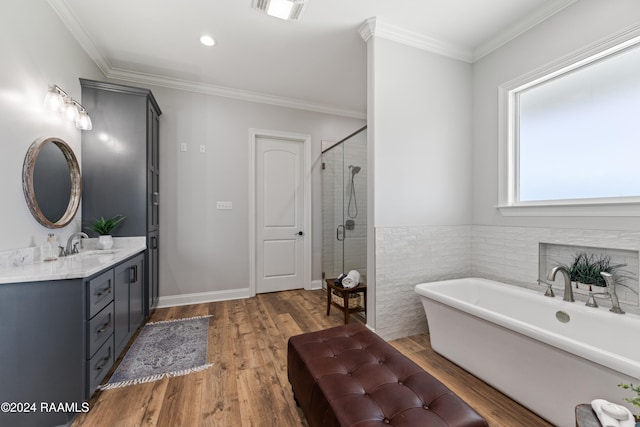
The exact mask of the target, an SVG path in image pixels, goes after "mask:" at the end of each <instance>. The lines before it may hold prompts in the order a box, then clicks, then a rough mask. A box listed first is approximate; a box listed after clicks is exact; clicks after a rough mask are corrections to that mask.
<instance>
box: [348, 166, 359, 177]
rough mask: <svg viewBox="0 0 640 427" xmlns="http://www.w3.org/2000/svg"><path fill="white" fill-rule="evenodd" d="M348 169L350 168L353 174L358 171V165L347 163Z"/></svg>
mask: <svg viewBox="0 0 640 427" xmlns="http://www.w3.org/2000/svg"><path fill="white" fill-rule="evenodd" d="M349 169H351V175H352V176H353V175H355V174H357V173H358V172H360V169H361V168H360V166H353V165H349Z"/></svg>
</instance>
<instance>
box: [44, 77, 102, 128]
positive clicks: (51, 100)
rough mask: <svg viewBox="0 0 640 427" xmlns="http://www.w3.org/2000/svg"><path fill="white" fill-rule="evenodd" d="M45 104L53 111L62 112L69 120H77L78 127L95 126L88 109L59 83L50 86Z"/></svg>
mask: <svg viewBox="0 0 640 427" xmlns="http://www.w3.org/2000/svg"><path fill="white" fill-rule="evenodd" d="M44 105H45V107H46V108H48V109H49V110H51V111H56V112H60V113H62V115H63V116H64V117H65V118H66V119H67V120H69V121H73V122H75V125H76V127H77V128H78V129H81V130H91V128H92V127H93V125H92V124H91V117H89V113H87V110H86V109H85V108H84V107H83V106H82V104H80V103H79V102H78V101H76V100H75V99H73V98H71V97H70V96H69V95H68V94H67V92H65V91H64V90H62V89H60V87H59V86H58V85H50V86H49V90H48V92H47V96H46V97H45V99H44Z"/></svg>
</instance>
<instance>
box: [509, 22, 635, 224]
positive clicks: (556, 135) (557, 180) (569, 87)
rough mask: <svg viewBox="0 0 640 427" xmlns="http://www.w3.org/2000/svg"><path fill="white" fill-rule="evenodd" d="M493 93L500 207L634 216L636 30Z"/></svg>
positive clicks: (524, 211) (514, 211) (546, 212)
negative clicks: (498, 101) (496, 100)
mask: <svg viewBox="0 0 640 427" xmlns="http://www.w3.org/2000/svg"><path fill="white" fill-rule="evenodd" d="M639 33H640V31H639ZM627 37H629V36H628V35H627ZM596 50H597V51H596ZM500 94H501V111H500V118H501V135H500V138H501V141H500V148H501V149H500V156H501V159H500V163H501V177H500V180H501V188H500V206H499V207H500V209H501V212H502V213H503V214H506V215H519V214H526V215H530V214H531V213H532V212H534V213H535V214H540V215H603V216H604V215H616V216H617V215H634V216H635V215H640V36H638V35H637V34H636V37H634V38H628V39H627V40H626V41H624V42H620V40H611V41H610V42H609V43H604V45H603V43H600V44H599V47H598V48H594V49H591V50H585V51H584V52H582V53H581V54H576V55H574V56H573V57H572V59H571V60H565V61H563V62H562V63H559V64H556V65H555V66H552V67H548V68H547V70H545V71H540V72H538V73H536V74H535V75H529V76H523V77H522V78H519V79H517V80H515V81H513V82H510V83H507V84H505V85H503V86H502V87H501V88H500ZM511 208H516V209H511ZM517 208H524V209H517ZM532 208H534V209H532ZM630 210H631V211H633V212H631V213H630Z"/></svg>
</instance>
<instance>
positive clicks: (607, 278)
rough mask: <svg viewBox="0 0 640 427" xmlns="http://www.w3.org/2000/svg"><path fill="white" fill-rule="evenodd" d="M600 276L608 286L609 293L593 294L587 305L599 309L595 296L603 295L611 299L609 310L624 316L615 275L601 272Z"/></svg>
mask: <svg viewBox="0 0 640 427" xmlns="http://www.w3.org/2000/svg"><path fill="white" fill-rule="evenodd" d="M600 275H601V276H602V277H603V278H604V282H605V283H606V284H607V292H600V293H596V294H591V295H590V296H589V300H588V301H587V305H588V306H589V307H597V306H598V304H596V300H595V298H594V296H596V295H602V296H605V297H609V298H611V308H610V309H609V311H610V312H612V313H616V314H624V311H623V310H622V309H621V308H620V301H619V300H618V294H617V293H616V280H615V279H614V278H613V275H611V274H609V273H605V272H601V273H600Z"/></svg>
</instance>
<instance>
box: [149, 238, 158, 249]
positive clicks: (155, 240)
mask: <svg viewBox="0 0 640 427" xmlns="http://www.w3.org/2000/svg"><path fill="white" fill-rule="evenodd" d="M151 249H158V238H157V237H156V236H153V237H152V238H151Z"/></svg>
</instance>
